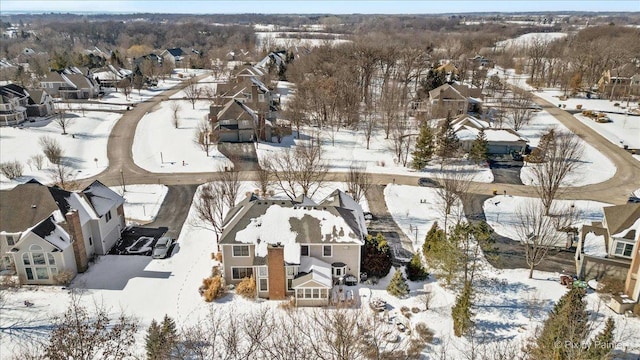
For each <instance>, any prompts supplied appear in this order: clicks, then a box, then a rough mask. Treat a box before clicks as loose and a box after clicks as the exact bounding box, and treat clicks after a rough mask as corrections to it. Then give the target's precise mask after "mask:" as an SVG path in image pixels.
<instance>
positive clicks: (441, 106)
mask: <svg viewBox="0 0 640 360" xmlns="http://www.w3.org/2000/svg"><path fill="white" fill-rule="evenodd" d="M481 96H482V95H481V90H480V89H477V88H470V87H468V86H466V85H461V84H457V83H452V84H444V85H441V86H438V87H437V88H435V89H433V90H431V91H429V104H430V105H431V114H432V116H433V117H444V116H446V115H447V113H449V114H451V116H457V115H460V114H467V113H478V112H480V111H481V110H482V100H481V99H480V97H481Z"/></svg>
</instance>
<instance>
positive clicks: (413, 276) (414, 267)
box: [406, 253, 429, 281]
mask: <svg viewBox="0 0 640 360" xmlns="http://www.w3.org/2000/svg"><path fill="white" fill-rule="evenodd" d="M406 271H407V279H409V280H411V281H422V280H424V279H426V278H427V277H428V276H429V273H428V272H427V271H426V270H425V269H424V266H423V265H422V259H420V255H419V254H418V253H416V254H414V255H413V258H411V262H409V264H407V267H406Z"/></svg>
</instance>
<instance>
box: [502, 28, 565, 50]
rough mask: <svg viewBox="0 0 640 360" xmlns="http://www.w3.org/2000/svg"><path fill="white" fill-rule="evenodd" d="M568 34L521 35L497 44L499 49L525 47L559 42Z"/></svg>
mask: <svg viewBox="0 0 640 360" xmlns="http://www.w3.org/2000/svg"><path fill="white" fill-rule="evenodd" d="M566 36H567V33H562V32H544V33H528V34H524V35H520V36H518V37H517V38H513V39H507V40H503V41H498V42H497V43H496V46H497V47H503V48H508V47H524V46H527V45H530V44H531V43H532V42H534V41H542V42H545V43H547V42H551V41H553V40H557V39H560V38H563V37H566Z"/></svg>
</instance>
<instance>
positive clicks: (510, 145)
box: [451, 114, 528, 155]
mask: <svg viewBox="0 0 640 360" xmlns="http://www.w3.org/2000/svg"><path fill="white" fill-rule="evenodd" d="M451 126H452V127H453V130H454V131H455V133H456V135H457V136H458V139H459V140H460V146H461V147H462V149H463V150H464V151H466V152H469V151H470V150H471V147H472V146H473V142H474V141H475V140H476V139H477V137H478V133H480V130H482V129H484V134H485V136H486V138H487V145H488V150H489V154H491V155H504V154H511V153H514V152H516V153H520V154H523V153H524V151H525V149H526V147H527V143H528V140H527V139H525V138H523V137H522V136H520V134H518V132H516V131H515V130H513V129H495V128H491V127H489V123H488V122H486V121H483V120H479V119H477V118H475V117H473V116H471V115H469V114H462V115H459V116H458V117H457V118H455V119H454V120H453V121H452V122H451Z"/></svg>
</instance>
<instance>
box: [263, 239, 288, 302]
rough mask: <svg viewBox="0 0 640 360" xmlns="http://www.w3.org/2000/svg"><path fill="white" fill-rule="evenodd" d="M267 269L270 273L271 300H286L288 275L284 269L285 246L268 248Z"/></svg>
mask: <svg viewBox="0 0 640 360" xmlns="http://www.w3.org/2000/svg"><path fill="white" fill-rule="evenodd" d="M267 269H268V272H269V277H268V279H269V299H270V300H284V299H285V297H286V293H285V291H286V286H287V280H286V274H285V267H284V246H277V245H276V246H269V247H268V248H267Z"/></svg>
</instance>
